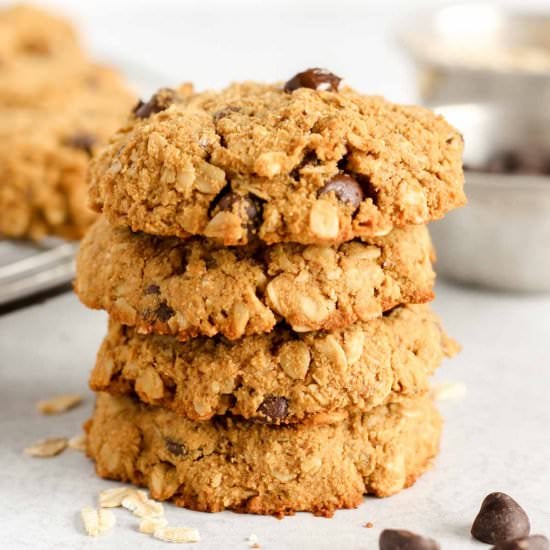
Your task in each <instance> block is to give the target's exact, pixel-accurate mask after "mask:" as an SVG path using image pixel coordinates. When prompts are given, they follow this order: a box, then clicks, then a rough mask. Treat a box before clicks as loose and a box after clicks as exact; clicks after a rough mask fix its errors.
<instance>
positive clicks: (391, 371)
mask: <svg viewBox="0 0 550 550" xmlns="http://www.w3.org/2000/svg"><path fill="white" fill-rule="evenodd" d="M451 342H452V341H450V340H449V339H448V337H447V336H446V335H445V334H444V333H443V331H442V330H441V326H440V324H439V320H438V318H437V317H436V316H435V315H434V314H433V313H432V312H431V310H430V309H429V307H428V306H408V307H399V308H396V309H394V310H392V311H391V312H390V313H389V314H387V315H385V316H383V317H380V318H378V319H374V320H372V321H369V322H366V323H358V324H355V325H350V326H348V327H347V328H346V329H343V330H340V331H336V332H331V333H326V332H310V333H307V334H302V335H297V334H295V333H293V332H292V331H290V330H288V329H284V328H281V329H276V330H274V331H273V332H270V333H269V334H262V335H260V336H250V337H246V338H242V339H240V340H237V341H236V342H229V341H226V340H223V339H212V338H195V339H193V340H190V341H189V342H185V343H181V342H178V341H177V340H176V339H175V338H173V337H171V336H157V335H147V336H142V335H139V334H137V333H136V331H135V330H134V329H132V328H130V327H125V326H123V325H120V324H119V323H116V322H114V321H111V323H110V328H109V333H108V335H107V337H106V338H105V340H104V341H103V344H102V346H101V348H100V350H99V354H98V357H97V361H96V365H95V368H94V370H93V372H92V376H91V378H90V386H91V388H92V389H93V390H96V391H105V392H108V393H112V394H130V395H131V394H137V395H138V396H139V398H140V399H141V400H142V401H143V402H145V403H149V404H152V405H158V406H162V407H165V408H167V409H171V410H173V411H175V412H176V413H178V414H180V415H182V416H185V417H187V418H189V419H191V420H208V419H210V418H211V417H212V416H214V415H222V414H226V413H231V414H233V415H237V416H242V417H244V418H247V419H255V420H260V421H262V422H268V423H274V424H285V423H295V422H304V421H307V422H309V423H327V422H329V423H332V422H334V421H335V420H338V419H343V418H345V417H346V416H347V415H348V414H352V413H354V412H365V411H368V410H369V409H372V408H373V407H376V406H378V405H380V404H383V403H387V402H389V401H396V400H398V399H399V398H407V397H411V396H418V395H421V394H424V393H426V392H427V391H428V388H429V377H430V376H431V375H432V374H433V373H434V371H435V370H436V368H437V367H438V366H439V365H440V363H441V361H442V360H443V357H444V356H445V355H448V354H449V352H450V351H451V350H452V348H451V346H450V345H449V344H450V343H451Z"/></svg>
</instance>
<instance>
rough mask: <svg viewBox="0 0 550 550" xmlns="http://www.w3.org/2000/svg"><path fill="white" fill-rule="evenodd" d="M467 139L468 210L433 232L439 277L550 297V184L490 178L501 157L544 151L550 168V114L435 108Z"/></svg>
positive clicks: (494, 107)
mask: <svg viewBox="0 0 550 550" xmlns="http://www.w3.org/2000/svg"><path fill="white" fill-rule="evenodd" d="M435 110H436V111H437V112H438V113H440V114H442V115H443V116H445V118H447V120H449V122H451V124H453V125H454V126H456V127H457V128H458V129H459V130H460V131H461V132H462V134H463V135H464V141H465V151H464V162H465V165H466V166H471V167H472V168H473V169H472V170H467V171H466V194H467V196H468V200H469V204H468V206H466V207H465V208H462V209H459V210H457V211H455V212H451V213H450V214H449V215H448V216H447V217H446V218H445V219H444V220H442V221H440V222H436V223H434V224H431V226H430V228H431V233H432V236H433V238H434V242H435V245H436V249H437V254H438V270H439V272H440V273H441V274H443V275H444V276H447V277H449V278H452V279H455V280H458V281H461V282H464V283H472V284H478V285H483V286H488V287H492V288H497V289H503V290H512V291H549V290H550V176H541V175H531V174H509V173H483V172H481V171H476V170H475V167H482V166H486V165H487V163H488V162H489V159H491V158H493V157H494V155H495V154H498V153H499V152H502V151H533V150H537V151H541V152H542V154H544V155H546V158H547V159H549V160H550V113H549V111H548V110H545V109H539V106H538V105H526V106H525V108H524V109H523V110H521V111H520V110H514V109H511V108H510V106H509V105H502V104H496V103H488V102H485V103H483V102H480V103H468V104H456V105H445V106H438V107H435Z"/></svg>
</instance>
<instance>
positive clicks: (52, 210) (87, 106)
mask: <svg viewBox="0 0 550 550" xmlns="http://www.w3.org/2000/svg"><path fill="white" fill-rule="evenodd" d="M58 85H59V86H64V84H63V83H58ZM62 93H63V95H64V96H67V97H66V102H63V103H64V104H63V105H61V104H59V105H54V104H50V105H49V106H47V107H46V106H44V105H42V106H33V107H17V108H13V107H10V108H1V107H0V114H1V116H0V211H1V212H2V216H0V235H3V236H8V237H30V238H33V239H40V238H42V237H43V236H44V235H58V236H62V237H66V238H80V237H81V236H82V235H83V233H84V231H85V230H86V228H87V227H88V226H89V225H90V224H91V223H92V222H93V220H94V219H95V217H96V214H95V213H94V212H93V211H92V210H90V209H89V208H88V206H87V198H86V172H87V169H88V165H89V161H90V156H91V155H92V154H93V153H94V152H96V151H97V149H98V148H99V146H100V145H101V144H102V143H104V142H105V141H106V140H107V138H108V136H109V135H110V134H111V133H112V132H113V131H114V130H115V129H116V128H117V127H118V126H119V125H120V121H121V120H122V119H123V118H124V116H125V115H124V113H125V112H126V111H127V109H128V106H129V105H131V104H132V103H133V96H132V94H131V93H130V92H129V91H128V90H127V88H126V86H125V84H124V83H123V82H122V79H121V78H120V76H119V75H118V74H117V73H116V72H114V71H112V70H111V69H108V68H105V67H100V66H92V65H90V66H88V68H87V72H86V77H85V78H84V77H83V79H82V81H81V82H80V83H79V84H78V85H75V87H74V88H73V89H71V90H70V91H67V90H63V92H62Z"/></svg>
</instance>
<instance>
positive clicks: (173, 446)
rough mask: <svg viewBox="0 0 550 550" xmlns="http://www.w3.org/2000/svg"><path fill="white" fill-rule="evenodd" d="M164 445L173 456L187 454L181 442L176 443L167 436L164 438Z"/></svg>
mask: <svg viewBox="0 0 550 550" xmlns="http://www.w3.org/2000/svg"><path fill="white" fill-rule="evenodd" d="M164 445H165V447H166V449H167V450H168V451H169V452H170V453H172V454H173V455H175V456H183V455H185V454H187V449H186V448H185V445H184V444H183V443H178V442H177V441H174V440H173V439H170V438H168V437H165V438H164Z"/></svg>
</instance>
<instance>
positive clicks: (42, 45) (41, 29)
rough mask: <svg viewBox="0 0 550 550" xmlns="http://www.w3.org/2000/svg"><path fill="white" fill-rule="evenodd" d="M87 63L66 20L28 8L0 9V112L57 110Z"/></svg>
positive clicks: (83, 71)
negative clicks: (54, 107)
mask: <svg viewBox="0 0 550 550" xmlns="http://www.w3.org/2000/svg"><path fill="white" fill-rule="evenodd" d="M88 64H89V61H88V60H87V58H86V56H85V54H84V53H83V52H82V51H81V49H80V46H79V41H78V38H77V35H76V32H75V30H74V29H73V28H72V26H71V25H70V24H69V22H68V21H66V20H64V19H62V18H60V17H57V16H55V15H52V14H50V13H48V12H45V11H42V10H40V9H37V8H34V7H31V6H22V5H19V6H12V7H8V8H4V9H2V10H0V66H1V67H2V70H1V71H0V108H2V107H4V108H8V107H11V108H14V107H22V106H27V107H28V106H33V107H36V106H37V105H39V104H41V105H42V104H46V103H48V102H51V101H55V102H57V104H58V105H60V106H61V105H63V102H62V101H61V100H60V99H61V97H62V96H63V95H65V92H66V90H67V89H68V88H72V87H74V86H75V84H76V82H77V81H78V80H81V79H82V78H83V77H84V76H85V73H86V69H87V65H88Z"/></svg>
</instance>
